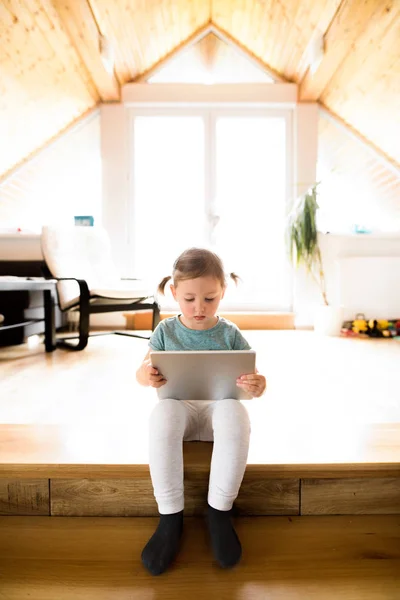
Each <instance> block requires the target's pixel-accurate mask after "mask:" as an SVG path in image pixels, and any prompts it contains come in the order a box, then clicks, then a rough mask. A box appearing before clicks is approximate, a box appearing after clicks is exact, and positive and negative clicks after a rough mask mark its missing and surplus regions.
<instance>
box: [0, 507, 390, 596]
mask: <svg viewBox="0 0 400 600" xmlns="http://www.w3.org/2000/svg"><path fill="white" fill-rule="evenodd" d="M155 524H156V520H155V519H152V518H147V519H144V518H134V519H120V518H113V519H111V518H81V519H77V518H57V517H54V518H48V517H47V518H46V517H3V518H0V531H1V536H0V598H1V600H110V599H113V600H156V599H157V600H158V599H159V600H181V599H182V600H187V599H189V598H190V599H193V600H214V599H215V600H338V599H339V598H340V599H341V598H343V600H398V599H399V593H400V592H399V591H400V516H379V517H376V516H373V517H372V516H356V517H333V516H330V517H289V518H287V517H268V518H266V517H252V518H241V519H239V520H238V522H237V531H238V534H239V537H240V538H241V541H242V546H243V558H242V562H241V563H240V564H239V565H237V566H236V567H235V569H233V570H231V571H224V570H221V569H220V568H219V567H218V566H217V565H215V564H214V563H213V560H212V556H211V551H210V547H209V542H208V537H207V534H206V529H205V523H204V522H203V519H201V518H197V519H186V522H185V533H184V539H183V545H182V549H181V552H180V554H179V556H178V559H177V561H176V563H175V564H174V566H173V568H172V569H171V570H170V571H168V572H167V573H165V574H163V575H161V576H159V577H152V576H150V575H149V574H148V573H147V572H146V571H145V570H144V568H143V567H142V565H141V562H140V552H141V550H142V547H143V546H144V544H145V543H146V541H147V539H148V538H149V536H150V535H151V533H152V532H153V530H154V527H155Z"/></svg>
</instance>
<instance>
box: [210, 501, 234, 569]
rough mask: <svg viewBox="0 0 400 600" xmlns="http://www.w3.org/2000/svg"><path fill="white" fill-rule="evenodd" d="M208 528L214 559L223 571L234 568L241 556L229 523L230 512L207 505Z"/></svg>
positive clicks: (232, 528)
mask: <svg viewBox="0 0 400 600" xmlns="http://www.w3.org/2000/svg"><path fill="white" fill-rule="evenodd" d="M208 528H209V531H210V536H211V546H212V550H213V553H214V557H215V559H216V560H217V561H218V563H219V564H220V566H221V567H222V568H223V569H227V568H229V567H233V566H235V565H236V564H237V563H238V562H239V560H240V557H241V556H242V546H241V544H240V540H239V538H238V536H237V534H236V531H235V529H234V527H233V525H232V522H231V511H230V510H227V511H224V510H217V509H216V508H213V507H212V506H210V505H208Z"/></svg>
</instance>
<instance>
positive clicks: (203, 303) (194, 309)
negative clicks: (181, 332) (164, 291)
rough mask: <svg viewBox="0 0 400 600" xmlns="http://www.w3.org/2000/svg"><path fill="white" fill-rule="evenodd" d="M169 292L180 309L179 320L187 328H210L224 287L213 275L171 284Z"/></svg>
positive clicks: (215, 320) (222, 295) (215, 321)
mask: <svg viewBox="0 0 400 600" xmlns="http://www.w3.org/2000/svg"><path fill="white" fill-rule="evenodd" d="M171 292H172V294H173V296H174V298H175V300H176V301H177V302H178V304H179V307H180V309H181V311H182V316H181V321H182V323H183V324H184V325H185V326H186V327H189V329H210V328H211V327H214V325H215V324H216V323H217V320H218V319H217V317H216V316H215V313H216V312H217V310H218V306H219V303H220V302H221V300H222V298H223V297H224V293H225V288H223V287H222V286H221V283H220V282H219V281H218V279H215V278H214V277H197V278H196V279H186V280H185V281H180V282H179V284H178V285H177V286H174V285H171Z"/></svg>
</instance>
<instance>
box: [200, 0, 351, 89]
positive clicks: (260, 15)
mask: <svg viewBox="0 0 400 600" xmlns="http://www.w3.org/2000/svg"><path fill="white" fill-rule="evenodd" d="M340 2H341V0H328V1H326V2H314V1H313V0H301V1H300V0H290V1H289V0H265V2H259V1H258V0H213V2H212V13H211V19H212V22H213V23H215V25H217V26H218V27H220V28H221V29H222V30H224V31H226V32H227V33H229V35H230V36H232V37H233V38H235V39H237V40H238V41H239V42H240V43H241V44H242V45H243V46H244V47H246V48H247V49H248V50H249V51H251V52H252V53H253V54H254V55H256V56H257V57H259V58H260V59H261V60H262V61H263V62H264V63H265V64H266V65H268V66H269V67H270V68H272V69H273V70H275V71H278V72H279V73H280V74H281V76H283V77H284V78H285V79H287V80H289V81H296V82H298V81H300V80H301V78H302V76H303V74H304V72H305V70H306V68H307V64H306V51H307V48H308V45H309V42H310V40H311V39H312V38H313V37H314V36H315V35H317V34H319V33H324V32H325V31H326V29H327V28H328V26H329V24H330V22H331V20H332V18H333V17H334V15H335V13H336V10H337V8H338V6H339V5H340Z"/></svg>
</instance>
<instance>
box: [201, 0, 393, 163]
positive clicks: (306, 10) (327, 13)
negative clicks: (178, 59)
mask: <svg viewBox="0 0 400 600" xmlns="http://www.w3.org/2000/svg"><path fill="white" fill-rule="evenodd" d="M211 18H212V22H213V23H215V24H216V25H217V26H218V27H219V28H220V29H221V30H223V31H226V32H227V33H228V34H229V35H230V37H231V38H233V39H237V40H238V41H239V43H240V44H241V45H242V46H243V47H245V48H247V49H248V50H249V51H250V52H251V53H252V54H254V55H256V56H257V57H259V58H260V59H261V60H262V61H263V62H264V63H265V64H266V66H268V67H270V68H271V69H272V70H274V71H277V72H278V73H280V74H281V75H282V76H283V77H284V78H285V79H287V80H288V81H295V82H296V83H298V84H300V90H299V97H300V100H303V101H304V100H305V101H316V100H318V101H320V102H321V104H323V105H326V106H327V107H328V108H329V109H330V111H331V112H332V113H334V114H336V115H338V116H339V117H340V118H341V119H342V120H344V121H345V122H347V123H349V124H350V125H351V126H352V128H353V129H355V130H357V131H359V132H360V133H361V134H362V136H363V137H364V138H366V139H367V140H369V141H370V142H371V143H372V145H374V146H376V147H377V148H379V149H380V150H382V151H383V153H384V154H386V155H387V157H388V158H389V159H392V161H394V162H395V163H396V164H397V165H399V163H400V144H399V142H398V140H399V139H400V110H399V109H398V107H399V98H400V65H399V57H400V1H399V0H318V1H316V0H212V4H211ZM318 36H323V37H324V42H325V56H324V58H323V60H322V62H321V64H320V66H319V68H318V69H317V70H316V72H311V70H310V69H309V60H310V57H309V48H310V43H311V42H312V40H314V39H316V38H317V37H318Z"/></svg>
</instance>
